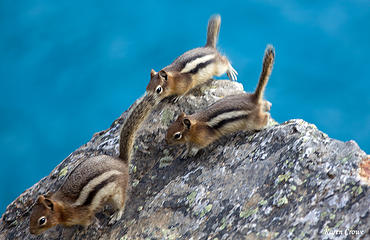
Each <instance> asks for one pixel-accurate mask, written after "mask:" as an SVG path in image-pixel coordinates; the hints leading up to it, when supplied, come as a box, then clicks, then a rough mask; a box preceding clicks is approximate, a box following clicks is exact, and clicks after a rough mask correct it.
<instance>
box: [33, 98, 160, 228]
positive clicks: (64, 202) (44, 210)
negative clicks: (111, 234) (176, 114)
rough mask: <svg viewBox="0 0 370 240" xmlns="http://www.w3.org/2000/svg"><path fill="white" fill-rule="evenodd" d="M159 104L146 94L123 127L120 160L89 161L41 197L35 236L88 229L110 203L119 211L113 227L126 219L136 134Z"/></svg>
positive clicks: (102, 157) (36, 207)
mask: <svg viewBox="0 0 370 240" xmlns="http://www.w3.org/2000/svg"><path fill="white" fill-rule="evenodd" d="M155 104H156V101H155V98H154V97H153V96H152V95H145V96H144V98H143V99H142V101H141V102H140V103H139V104H138V105H137V106H136V107H135V108H134V109H133V110H132V112H131V114H130V116H129V117H128V118H127V120H126V121H125V123H124V124H122V130H121V136H120V156H119V158H114V157H111V156H107V155H100V156H96V157H91V158H88V159H86V160H85V161H83V162H82V163H81V164H80V165H78V166H77V167H76V168H75V169H74V170H73V171H72V172H71V174H70V175H69V176H68V177H67V179H66V181H65V183H64V184H63V185H62V186H61V188H60V189H59V190H58V191H57V192H55V193H52V194H47V195H40V196H39V197H38V199H37V201H36V203H35V205H34V206H33V209H32V213H31V217H30V232H31V233H32V234H40V233H42V232H44V231H45V230H47V229H48V228H51V227H53V226H55V225H58V224H62V225H64V226H72V225H82V226H85V227H87V226H88V225H90V224H91V222H92V220H93V218H94V216H95V213H97V212H98V211H99V210H100V209H102V208H103V206H105V205H106V204H108V203H109V204H111V205H112V206H113V207H114V208H115V209H117V211H116V212H115V214H114V215H113V216H112V217H111V220H110V224H112V223H114V222H115V221H117V220H119V219H120V218H121V217H122V214H123V212H124V209H125V202H126V195H127V188H128V183H129V172H128V169H129V167H128V165H129V163H130V158H131V152H132V145H133V143H134V139H135V133H136V131H137V129H138V128H139V126H140V125H141V123H142V122H143V121H144V120H145V118H146V117H147V115H148V114H149V113H150V110H151V109H152V107H153V106H154V105H155Z"/></svg>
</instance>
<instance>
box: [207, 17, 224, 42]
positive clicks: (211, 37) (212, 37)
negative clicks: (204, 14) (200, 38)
mask: <svg viewBox="0 0 370 240" xmlns="http://www.w3.org/2000/svg"><path fill="white" fill-rule="evenodd" d="M220 25H221V17H220V15H218V14H216V15H213V16H211V18H210V19H209V21H208V30H207V43H206V47H213V48H216V44H217V40H218V34H219V33H220Z"/></svg>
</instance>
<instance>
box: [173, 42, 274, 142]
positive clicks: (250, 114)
mask: <svg viewBox="0 0 370 240" xmlns="http://www.w3.org/2000/svg"><path fill="white" fill-rule="evenodd" d="M274 57H275V53H274V49H273V47H272V46H270V45H269V46H268V47H267V48H266V51H265V56H264V60H263V67H262V73H261V76H260V79H259V83H258V86H257V88H256V91H255V92H254V93H242V94H238V95H232V96H227V97H225V98H223V99H221V100H219V101H217V102H215V103H214V104H212V105H210V106H209V107H208V108H206V109H205V110H203V111H200V112H197V113H195V114H192V115H186V114H185V113H181V114H180V116H179V117H178V118H177V119H176V121H175V122H174V123H173V124H172V125H171V126H170V127H169V128H168V130H167V134H166V141H167V143H168V144H181V143H187V144H188V146H194V147H195V148H198V149H200V148H204V147H206V146H208V145H209V144H211V143H212V142H214V141H215V140H217V139H219V138H220V137H221V136H225V135H227V134H230V133H233V132H236V131H239V130H260V129H263V128H264V127H265V126H266V125H267V123H268V119H269V117H270V114H269V113H268V111H269V110H270V107H271V103H270V102H268V101H266V100H263V99H262V98H263V92H264V89H265V86H266V84H267V82H268V79H269V77H270V74H271V71H272V66H273V63H274ZM180 135H181V137H180V138H178V139H177V137H178V136H180Z"/></svg>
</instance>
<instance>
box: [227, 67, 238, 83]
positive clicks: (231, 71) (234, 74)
mask: <svg viewBox="0 0 370 240" xmlns="http://www.w3.org/2000/svg"><path fill="white" fill-rule="evenodd" d="M226 74H227V76H228V77H229V79H230V80H232V81H236V80H237V79H238V77H237V75H238V72H237V71H236V70H235V69H234V68H233V66H231V64H229V69H228V70H227V72H226Z"/></svg>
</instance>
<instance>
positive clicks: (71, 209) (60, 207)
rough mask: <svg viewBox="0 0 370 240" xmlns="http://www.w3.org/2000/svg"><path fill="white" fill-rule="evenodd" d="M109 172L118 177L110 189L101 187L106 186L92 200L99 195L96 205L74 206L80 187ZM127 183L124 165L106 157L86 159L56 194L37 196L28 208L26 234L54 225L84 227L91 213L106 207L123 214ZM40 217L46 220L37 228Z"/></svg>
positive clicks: (35, 232) (91, 215) (44, 229)
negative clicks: (100, 195)
mask: <svg viewBox="0 0 370 240" xmlns="http://www.w3.org/2000/svg"><path fill="white" fill-rule="evenodd" d="M111 170H116V171H117V172H120V173H121V174H118V175H117V177H116V178H115V179H114V181H113V182H114V183H115V185H114V186H115V187H114V188H112V189H108V190H106V189H105V188H104V187H105V186H107V185H104V186H102V188H100V189H98V190H99V191H98V192H97V194H96V195H95V196H94V198H93V200H95V198H96V197H97V196H98V194H99V193H101V194H102V198H101V200H100V201H99V202H98V203H97V205H93V204H88V205H83V204H81V205H74V203H75V202H76V200H77V199H78V197H79V194H80V193H81V191H82V189H83V187H85V186H86V185H87V184H88V183H89V182H90V181H91V180H93V179H94V178H95V177H97V176H100V175H101V174H103V173H105V172H108V171H111ZM128 182H129V174H128V166H127V164H125V163H123V162H122V161H121V160H119V159H116V158H113V157H111V156H106V155H101V156H97V157H92V158H89V159H86V160H85V161H84V162H82V163H81V164H80V165H78V166H77V167H76V169H74V170H73V171H72V172H71V174H70V175H69V176H68V178H67V180H66V182H65V183H64V184H63V185H62V187H61V188H60V189H59V190H58V191H57V192H55V193H53V194H50V195H49V196H44V195H40V196H39V198H38V200H37V202H36V204H35V205H34V206H33V208H32V213H31V217H30V232H31V233H32V234H41V233H42V232H44V231H46V230H47V229H49V228H51V227H53V226H56V225H58V224H61V225H64V226H72V225H82V226H85V227H86V226H88V225H90V224H91V222H92V219H93V218H94V216H95V213H97V212H98V211H99V210H101V209H102V208H103V207H104V206H105V205H106V204H111V205H112V206H113V207H114V208H116V209H117V210H118V211H123V209H124V207H125V201H126V192H127V188H128ZM101 191H103V192H101ZM120 193H121V194H120ZM117 194H118V195H119V196H118V195H117ZM47 203H49V205H48V204H47ZM51 206H52V207H51ZM42 216H44V217H45V218H46V220H47V222H46V224H45V225H43V226H40V225H39V222H38V221H39V219H40V217H42Z"/></svg>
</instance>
